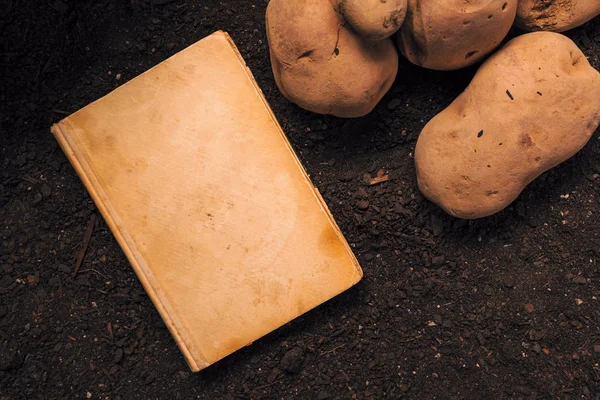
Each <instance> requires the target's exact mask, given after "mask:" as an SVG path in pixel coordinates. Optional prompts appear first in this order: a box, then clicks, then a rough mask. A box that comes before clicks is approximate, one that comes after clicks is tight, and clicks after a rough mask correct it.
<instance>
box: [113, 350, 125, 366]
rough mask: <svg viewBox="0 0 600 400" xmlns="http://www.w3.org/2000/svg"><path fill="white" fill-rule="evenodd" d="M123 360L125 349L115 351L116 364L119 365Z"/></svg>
mask: <svg viewBox="0 0 600 400" xmlns="http://www.w3.org/2000/svg"><path fill="white" fill-rule="evenodd" d="M122 360H123V349H121V348H118V349H117V351H115V355H114V357H113V361H114V362H115V363H116V364H119V363H120V362H121V361H122Z"/></svg>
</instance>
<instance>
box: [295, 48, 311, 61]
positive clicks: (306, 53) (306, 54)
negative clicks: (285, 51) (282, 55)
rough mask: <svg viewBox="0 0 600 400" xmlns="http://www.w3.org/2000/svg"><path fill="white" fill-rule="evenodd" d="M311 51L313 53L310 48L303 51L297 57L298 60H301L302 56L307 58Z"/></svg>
mask: <svg viewBox="0 0 600 400" xmlns="http://www.w3.org/2000/svg"><path fill="white" fill-rule="evenodd" d="M312 53H313V51H312V50H307V51H305V52H304V53H302V54H300V57H298V60H301V59H303V58H309V57H310V55H311V54H312Z"/></svg>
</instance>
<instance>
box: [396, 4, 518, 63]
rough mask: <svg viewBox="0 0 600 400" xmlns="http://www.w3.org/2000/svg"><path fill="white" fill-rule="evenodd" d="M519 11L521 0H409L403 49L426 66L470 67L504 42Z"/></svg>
mask: <svg viewBox="0 0 600 400" xmlns="http://www.w3.org/2000/svg"><path fill="white" fill-rule="evenodd" d="M516 12H517V0H504V1H501V0H472V1H464V0H409V1H408V11H407V14H406V18H405V20H404V24H403V25H402V27H401V28H400V30H399V33H398V35H399V37H398V44H399V47H400V51H401V52H402V54H404V56H405V57H406V58H408V59H409V60H410V61H411V62H412V63H413V64H416V65H420V66H422V67H425V68H430V69H436V70H454V69H459V68H464V67H467V66H469V65H472V64H474V63H476V62H478V61H480V60H481V59H483V58H484V57H485V56H486V55H487V54H489V53H490V52H491V51H492V50H494V49H495V48H496V47H497V46H498V45H499V44H500V43H501V42H502V40H503V39H504V38H505V37H506V35H507V33H508V31H509V30H510V27H511V26H512V24H513V22H514V19H515V15H516Z"/></svg>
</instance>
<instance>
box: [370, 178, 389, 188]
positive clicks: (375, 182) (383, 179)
mask: <svg viewBox="0 0 600 400" xmlns="http://www.w3.org/2000/svg"><path fill="white" fill-rule="evenodd" d="M389 180H390V176H389V175H383V176H376V177H375V178H372V179H370V180H369V185H371V186H373V185H377V184H378V183H382V182H387V181H389Z"/></svg>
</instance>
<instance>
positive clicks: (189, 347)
mask: <svg viewBox="0 0 600 400" xmlns="http://www.w3.org/2000/svg"><path fill="white" fill-rule="evenodd" d="M68 130H69V129H68V117H67V119H65V120H63V121H61V122H59V123H57V124H55V125H53V126H52V128H51V131H52V133H53V135H54V137H55V138H56V140H57V141H58V143H59V145H60V147H61V148H62V150H63V151H64V153H65V154H66V155H67V158H68V159H69V161H70V163H71V165H72V166H73V168H74V169H75V171H76V172H77V175H78V176H79V178H80V179H81V181H82V182H83V184H84V185H85V187H86V188H87V190H88V192H89V194H90V196H91V197H92V199H93V200H94V203H95V204H96V207H97V208H98V209H99V210H100V213H101V214H102V216H103V218H104V220H105V221H106V223H107V225H108V226H109V228H110V230H111V231H112V233H113V235H114V236H115V238H116V239H117V242H118V243H119V245H120V246H121V249H122V250H123V252H124V253H125V255H126V257H127V259H128V260H129V262H130V264H131V266H132V267H133V269H134V271H135V273H136V275H137V276H138V278H139V279H140V281H141V282H142V285H143V286H144V289H145V290H146V293H147V294H148V296H149V297H150V299H151V300H152V302H153V303H154V305H155V307H156V309H157V310H158V312H159V314H160V316H161V317H162V318H163V321H164V322H165V324H166V325H167V328H168V329H169V331H170V332H171V334H172V335H173V337H174V338H175V341H176V342H177V344H178V346H179V348H180V349H181V352H182V353H183V355H184V357H185V360H186V362H187V363H188V365H189V367H190V369H191V370H192V371H193V372H197V371H199V370H201V369H203V368H206V367H207V366H208V365H210V363H208V362H207V361H206V359H205V358H204V357H203V356H202V355H201V352H200V350H199V349H197V348H195V347H194V345H193V342H192V341H191V340H190V339H189V337H188V335H187V334H186V332H185V330H184V329H182V327H183V325H182V324H181V322H180V321H179V320H178V318H177V315H176V313H175V312H174V311H173V309H172V307H171V306H170V304H169V302H168V300H167V298H166V296H165V295H164V294H163V293H162V292H161V290H160V287H159V286H158V285H157V283H156V281H155V279H154V276H153V274H152V272H151V270H150V268H149V267H148V265H147V263H146V261H145V260H144V258H143V256H142V255H141V254H140V253H139V252H138V251H137V250H136V246H135V242H134V241H133V239H132V238H131V236H130V235H129V234H128V232H127V229H126V228H125V226H124V224H123V223H122V221H121V219H120V218H119V216H118V214H117V213H116V211H115V210H114V208H113V207H112V205H111V202H110V199H109V198H108V196H107V195H106V194H105V192H104V190H103V189H102V186H101V185H100V183H99V182H98V179H97V178H96V176H95V175H94V173H93V171H92V169H91V168H90V167H89V165H88V164H87V162H86V160H85V157H84V156H83V155H82V154H81V153H80V151H79V149H78V148H77V145H76V144H75V143H73V142H72V141H71V140H70V136H69V135H67V134H66V132H67V131H68Z"/></svg>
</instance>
